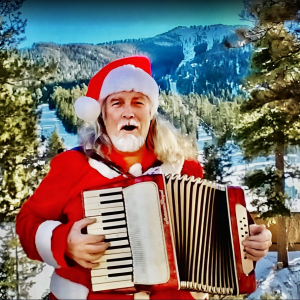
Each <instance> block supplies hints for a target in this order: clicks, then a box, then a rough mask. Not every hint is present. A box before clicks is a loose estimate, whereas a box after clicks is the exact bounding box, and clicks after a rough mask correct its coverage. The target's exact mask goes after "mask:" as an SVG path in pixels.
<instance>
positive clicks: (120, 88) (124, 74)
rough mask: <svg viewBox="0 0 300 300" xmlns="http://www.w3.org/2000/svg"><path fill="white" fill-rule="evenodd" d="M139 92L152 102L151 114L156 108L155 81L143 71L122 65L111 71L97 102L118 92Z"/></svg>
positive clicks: (156, 92) (157, 91) (156, 90)
mask: <svg viewBox="0 0 300 300" xmlns="http://www.w3.org/2000/svg"><path fill="white" fill-rule="evenodd" d="M131 91H134V92H139V93H142V94H144V95H146V96H147V97H148V98H149V99H150V101H151V102H152V105H153V109H152V112H156V111H157V108H158V95H159V90H158V86H157V84H156V82H155V80H154V79H153V78H152V77H151V76H150V75H149V74H148V73H147V72H145V71H144V70H142V69H140V68H136V67H135V66H133V65H124V66H121V67H118V68H115V69H113V70H111V71H110V72H109V73H108V74H107V76H106V77H105V79H104V81H103V85H102V88H101V92H100V96H99V101H100V102H102V101H103V100H104V99H105V98H106V97H107V96H109V95H111V94H114V93H118V92H131Z"/></svg>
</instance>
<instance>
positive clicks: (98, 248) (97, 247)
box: [85, 243, 110, 253]
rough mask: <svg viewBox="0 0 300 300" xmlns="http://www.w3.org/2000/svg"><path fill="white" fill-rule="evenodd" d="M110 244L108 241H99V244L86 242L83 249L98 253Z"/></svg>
mask: <svg viewBox="0 0 300 300" xmlns="http://www.w3.org/2000/svg"><path fill="white" fill-rule="evenodd" d="M109 246H110V243H99V244H92V245H91V244H88V245H85V250H86V252H87V253H100V252H104V251H105V250H106V249H107V248H108V247H109Z"/></svg>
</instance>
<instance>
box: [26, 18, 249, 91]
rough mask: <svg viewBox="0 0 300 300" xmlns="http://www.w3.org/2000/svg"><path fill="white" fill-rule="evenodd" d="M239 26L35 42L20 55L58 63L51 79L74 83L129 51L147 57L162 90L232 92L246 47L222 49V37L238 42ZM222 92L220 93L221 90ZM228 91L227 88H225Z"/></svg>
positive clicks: (246, 62) (241, 73)
mask: <svg viewBox="0 0 300 300" xmlns="http://www.w3.org/2000/svg"><path fill="white" fill-rule="evenodd" d="M238 27H240V26H229V25H221V24H218V25H211V26H191V27H189V28H188V27H182V26H180V27H176V28H174V29H172V30H170V31H168V32H166V33H163V34H159V35H157V36H154V37H152V38H145V39H132V40H121V41H111V42H107V43H102V44H97V45H92V44H65V45H58V44H54V43H37V44H34V45H33V46H32V47H31V48H29V49H23V50H22V54H23V55H26V56H28V57H29V58H30V59H33V60H39V61H43V62H46V63H48V62H50V61H54V62H55V63H56V64H57V74H56V76H55V78H56V79H55V81H56V83H57V84H59V85H68V86H74V85H76V84H78V83H81V82H85V83H88V81H89V79H90V78H91V77H92V76H93V75H94V74H95V73H96V72H98V70H99V69H100V68H101V67H103V66H104V65H105V64H107V63H108V62H110V61H112V60H114V59H116V58H120V57H124V56H129V55H146V56H148V57H149V58H150V59H151V61H152V70H153V77H154V79H155V80H156V81H157V83H158V84H159V85H160V87H161V89H162V90H171V91H172V92H175V93H176V92H178V93H182V94H188V93H190V92H195V93H200V94H204V93H205V94H208V93H211V92H213V93H214V94H215V95H220V93H224V92H227V93H229V94H236V93H238V92H239V86H240V84H241V80H242V78H243V77H244V76H245V75H246V74H247V73H248V65H249V57H250V52H251V49H250V47H249V46H248V47H244V48H234V49H227V48H225V46H224V44H223V42H224V40H225V39H227V40H230V41H234V40H237V36H236V34H235V32H234V31H235V29H237V28H238ZM222 90H224V91H222ZM226 90H228V91H226Z"/></svg>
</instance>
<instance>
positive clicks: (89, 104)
mask: <svg viewBox="0 0 300 300" xmlns="http://www.w3.org/2000/svg"><path fill="white" fill-rule="evenodd" d="M74 107H75V112H76V115H77V116H78V118H80V119H82V120H84V121H85V122H94V121H96V120H97V119H98V117H99V115H100V112H101V107H100V104H99V103H98V102H97V101H96V100H95V99H93V98H90V97H86V96H82V97H79V98H78V99H77V100H76V101H75V103H74Z"/></svg>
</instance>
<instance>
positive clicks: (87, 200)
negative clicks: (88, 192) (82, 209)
mask: <svg viewBox="0 0 300 300" xmlns="http://www.w3.org/2000/svg"><path fill="white" fill-rule="evenodd" d="M122 199H123V194H122V193H120V194H117V195H110V196H105V195H103V196H98V197H91V198H84V203H85V204H91V203H97V202H105V201H112V200H122Z"/></svg>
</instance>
